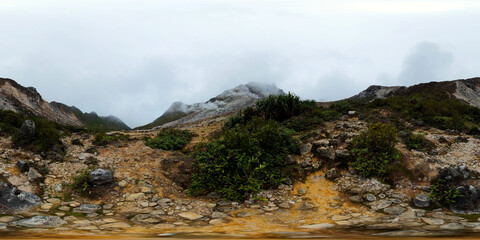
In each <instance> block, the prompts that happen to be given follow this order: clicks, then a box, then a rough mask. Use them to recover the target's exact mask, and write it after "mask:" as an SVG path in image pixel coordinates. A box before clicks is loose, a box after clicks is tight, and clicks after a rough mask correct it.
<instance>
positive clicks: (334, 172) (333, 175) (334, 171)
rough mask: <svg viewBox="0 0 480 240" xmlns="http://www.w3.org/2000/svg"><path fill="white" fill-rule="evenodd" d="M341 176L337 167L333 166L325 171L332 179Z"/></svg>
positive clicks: (326, 175) (327, 176) (328, 177)
mask: <svg viewBox="0 0 480 240" xmlns="http://www.w3.org/2000/svg"><path fill="white" fill-rule="evenodd" d="M339 176H340V173H339V172H338V170H337V169H336V168H332V169H330V170H328V171H327V172H326V173H325V177H326V178H327V179H330V180H333V179H336V178H338V177H339Z"/></svg>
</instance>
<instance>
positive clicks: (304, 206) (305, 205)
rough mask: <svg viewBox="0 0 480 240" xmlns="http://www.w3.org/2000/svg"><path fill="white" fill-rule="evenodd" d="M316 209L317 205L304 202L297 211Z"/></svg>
mask: <svg viewBox="0 0 480 240" xmlns="http://www.w3.org/2000/svg"><path fill="white" fill-rule="evenodd" d="M314 208H315V204H313V203H311V202H302V203H301V204H300V206H298V208H297V210H312V209H314Z"/></svg>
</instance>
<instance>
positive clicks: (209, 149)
mask: <svg viewBox="0 0 480 240" xmlns="http://www.w3.org/2000/svg"><path fill="white" fill-rule="evenodd" d="M299 152H300V144H299V142H298V141H297V140H296V139H294V138H292V137H291V132H290V131H289V130H288V129H286V128H285V127H283V126H282V125H281V124H280V123H278V122H276V121H273V120H265V119H262V118H255V119H252V120H251V121H249V122H248V123H247V124H245V125H240V124H237V125H235V127H233V128H230V129H225V130H224V131H223V132H222V134H221V136H220V137H219V138H218V139H217V140H214V141H212V142H210V143H202V144H199V145H198V146H197V148H196V149H195V152H194V154H193V156H194V158H195V162H194V174H193V175H192V184H191V185H190V187H189V191H190V192H191V193H193V194H198V193H207V192H211V191H216V192H218V193H220V194H222V196H223V197H225V198H227V199H230V200H237V201H239V200H243V199H245V198H246V197H248V195H249V194H255V193H257V192H258V191H260V190H261V189H269V188H274V187H277V186H278V185H279V184H280V183H282V181H284V180H285V178H286V177H287V176H288V168H287V165H286V163H285V158H286V155H287V154H293V153H299Z"/></svg>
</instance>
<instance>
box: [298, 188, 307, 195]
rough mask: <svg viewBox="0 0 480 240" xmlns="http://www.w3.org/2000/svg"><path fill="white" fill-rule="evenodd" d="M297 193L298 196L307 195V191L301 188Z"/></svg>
mask: <svg viewBox="0 0 480 240" xmlns="http://www.w3.org/2000/svg"><path fill="white" fill-rule="evenodd" d="M297 192H298V195H305V194H307V190H305V189H304V188H299V189H298V191H297Z"/></svg>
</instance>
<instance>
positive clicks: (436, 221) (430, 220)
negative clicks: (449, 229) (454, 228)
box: [422, 217, 445, 225]
mask: <svg viewBox="0 0 480 240" xmlns="http://www.w3.org/2000/svg"><path fill="white" fill-rule="evenodd" d="M422 220H423V221H424V222H425V223H426V224H428V225H442V224H444V223H445V221H444V220H443V219H439V218H427V217H422Z"/></svg>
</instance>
